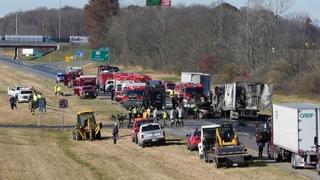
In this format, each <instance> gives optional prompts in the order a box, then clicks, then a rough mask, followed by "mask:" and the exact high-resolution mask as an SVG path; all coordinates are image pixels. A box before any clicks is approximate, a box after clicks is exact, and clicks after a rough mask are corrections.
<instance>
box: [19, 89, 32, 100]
mask: <svg viewBox="0 0 320 180" xmlns="http://www.w3.org/2000/svg"><path fill="white" fill-rule="evenodd" d="M32 96H33V92H32V90H31V89H30V88H21V89H20V92H19V94H18V102H19V103H25V102H29V101H30V100H31V98H32Z"/></svg>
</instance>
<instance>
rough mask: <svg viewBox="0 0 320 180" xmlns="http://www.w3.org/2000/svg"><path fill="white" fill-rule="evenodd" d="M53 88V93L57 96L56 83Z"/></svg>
mask: <svg viewBox="0 0 320 180" xmlns="http://www.w3.org/2000/svg"><path fill="white" fill-rule="evenodd" d="M53 90H54V95H55V96H56V97H57V95H58V85H55V86H54V88H53Z"/></svg>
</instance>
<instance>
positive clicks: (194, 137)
mask: <svg viewBox="0 0 320 180" xmlns="http://www.w3.org/2000/svg"><path fill="white" fill-rule="evenodd" d="M186 136H187V137H188V140H187V149H188V150H190V151H193V150H197V149H198V144H199V143H200V142H201V131H199V130H198V128H197V129H195V130H192V131H191V132H190V133H189V134H187V135H186Z"/></svg>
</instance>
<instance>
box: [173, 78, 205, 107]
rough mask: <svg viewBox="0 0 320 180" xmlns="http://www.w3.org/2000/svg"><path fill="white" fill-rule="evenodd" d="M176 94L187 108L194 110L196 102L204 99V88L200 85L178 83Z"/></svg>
mask: <svg viewBox="0 0 320 180" xmlns="http://www.w3.org/2000/svg"><path fill="white" fill-rule="evenodd" d="M174 93H175V94H176V95H177V96H178V97H179V99H181V100H182V103H183V105H184V107H186V108H194V107H195V104H196V101H199V100H200V99H201V98H202V97H204V93H203V86H202V84H198V83H178V84H176V86H175V89H174Z"/></svg>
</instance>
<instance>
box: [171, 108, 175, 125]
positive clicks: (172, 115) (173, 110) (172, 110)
mask: <svg viewBox="0 0 320 180" xmlns="http://www.w3.org/2000/svg"><path fill="white" fill-rule="evenodd" d="M175 116H176V115H175V109H174V108H172V109H171V110H170V121H171V124H170V126H171V127H172V126H173V125H174V124H176V123H175Z"/></svg>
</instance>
